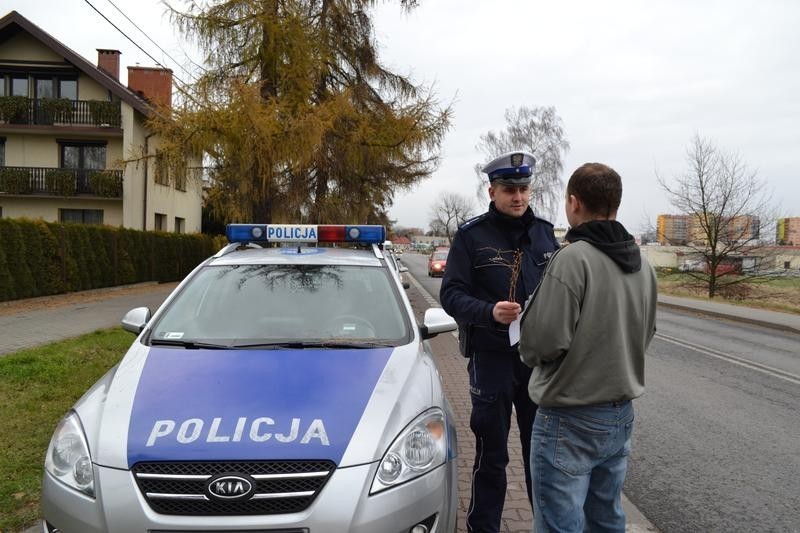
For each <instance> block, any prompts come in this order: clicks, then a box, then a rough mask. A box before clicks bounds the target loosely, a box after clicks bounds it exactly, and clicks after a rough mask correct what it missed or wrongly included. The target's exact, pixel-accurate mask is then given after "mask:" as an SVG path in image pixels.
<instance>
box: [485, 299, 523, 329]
mask: <svg viewBox="0 0 800 533" xmlns="http://www.w3.org/2000/svg"><path fill="white" fill-rule="evenodd" d="M520 311H522V306H520V305H519V304H518V303H516V302H497V303H496V304H494V309H492V317H494V319H495V320H496V321H497V322H500V323H501V324H511V323H512V322H513V321H515V320H516V319H517V317H518V316H519V313H520Z"/></svg>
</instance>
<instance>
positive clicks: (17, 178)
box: [0, 168, 31, 194]
mask: <svg viewBox="0 0 800 533" xmlns="http://www.w3.org/2000/svg"><path fill="white" fill-rule="evenodd" d="M0 192H5V193H8V194H30V193H31V175H30V173H29V172H28V171H27V170H23V169H21V168H0Z"/></svg>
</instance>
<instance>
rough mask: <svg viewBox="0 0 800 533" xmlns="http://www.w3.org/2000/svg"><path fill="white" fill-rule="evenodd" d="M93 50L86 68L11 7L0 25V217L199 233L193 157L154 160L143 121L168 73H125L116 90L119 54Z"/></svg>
mask: <svg viewBox="0 0 800 533" xmlns="http://www.w3.org/2000/svg"><path fill="white" fill-rule="evenodd" d="M97 52H98V57H97V64H96V65H95V64H92V63H91V62H89V61H87V60H86V59H85V58H83V57H82V56H80V55H78V54H77V53H75V52H74V51H73V50H71V49H69V48H68V47H67V46H65V45H64V44H63V43H61V42H59V41H58V40H57V39H55V38H53V37H52V36H51V35H49V34H48V33H46V32H45V31H43V30H42V29H41V28H39V27H38V26H36V25H35V24H33V23H32V22H31V21H29V20H28V19H26V18H25V17H23V16H22V15H20V14H19V13H17V12H16V11H12V12H11V13H9V14H7V15H6V16H4V17H3V18H2V19H0V217H28V218H40V219H43V220H45V221H49V222H79V223H87V224H107V225H111V226H122V227H126V228H132V229H138V230H162V231H174V232H181V233H183V232H189V233H192V232H199V231H200V223H201V222H200V221H201V203H202V188H201V183H200V181H201V180H200V179H193V174H194V172H193V170H194V169H197V168H199V167H200V160H201V159H200V157H196V158H187V161H186V166H185V169H184V167H183V165H182V164H181V165H174V164H171V165H166V164H164V161H163V159H164V158H163V157H159V151H158V146H159V139H158V136H157V135H154V134H153V133H152V132H151V131H149V130H148V128H147V125H146V121H147V118H148V117H149V116H151V114H152V113H155V112H157V109H156V104H160V105H167V106H168V105H170V103H171V100H172V71H170V70H168V69H162V68H146V67H128V86H127V87H126V86H125V85H123V84H122V83H120V81H119V70H120V52H119V51H117V50H106V49H98V51H97ZM176 169H180V170H176ZM198 174H199V173H198Z"/></svg>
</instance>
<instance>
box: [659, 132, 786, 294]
mask: <svg viewBox="0 0 800 533" xmlns="http://www.w3.org/2000/svg"><path fill="white" fill-rule="evenodd" d="M687 162H688V166H689V168H688V170H687V171H686V172H684V173H683V174H680V175H678V176H676V177H675V178H674V179H673V180H671V182H667V180H665V179H663V178H662V177H661V176H658V175H657V176H656V177H657V179H658V183H659V185H660V186H661V188H662V189H663V190H664V192H665V193H666V194H667V199H668V200H669V202H670V204H672V205H673V206H674V207H675V208H676V209H677V210H678V211H679V212H680V213H681V214H682V215H684V216H685V217H686V218H685V219H684V222H685V226H686V229H685V232H684V234H683V235H682V236H681V237H679V239H680V242H675V241H676V240H677V239H675V238H673V239H667V240H668V241H670V244H683V245H685V246H686V247H687V248H688V249H689V253H690V255H691V256H693V257H695V258H697V259H696V260H697V261H698V263H699V265H700V266H702V268H700V269H694V268H690V269H688V272H687V273H688V274H689V276H690V277H691V278H693V279H694V280H695V281H697V282H700V283H702V284H703V285H704V286H705V287H707V289H708V297H709V298H714V296H716V295H718V294H719V293H720V291H726V290H730V289H731V288H732V286H734V285H738V284H741V283H743V282H757V281H766V280H767V279H768V278H769V277H770V276H771V275H772V274H771V272H769V271H770V270H772V269H773V268H774V264H772V265H770V252H771V250H770V248H771V247H768V246H766V245H765V244H766V242H767V239H764V238H763V236H765V235H773V234H774V231H772V230H771V229H770V227H771V226H770V225H771V224H773V225H774V221H775V220H776V219H777V213H776V211H775V209H774V208H773V207H772V199H771V195H770V194H769V193H768V192H767V190H766V183H765V182H764V181H763V180H761V179H760V178H759V177H758V173H757V172H755V171H753V170H750V169H749V168H748V167H747V165H746V164H745V162H744V160H743V159H742V157H741V156H740V155H739V154H737V153H728V152H724V151H722V150H720V149H719V148H718V147H717V146H715V145H714V144H713V143H711V142H710V141H708V140H707V139H704V138H702V137H700V136H699V135H695V137H694V138H693V139H692V141H691V143H690V145H689V147H688V149H687ZM661 233H662V234H661V235H660V237H661V238H662V239H665V238H666V237H665V235H663V231H662V232H661ZM745 259H747V260H748V264H745Z"/></svg>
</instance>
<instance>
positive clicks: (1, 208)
mask: <svg viewBox="0 0 800 533" xmlns="http://www.w3.org/2000/svg"><path fill="white" fill-rule="evenodd" d="M0 218H3V206H2V205H0Z"/></svg>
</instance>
